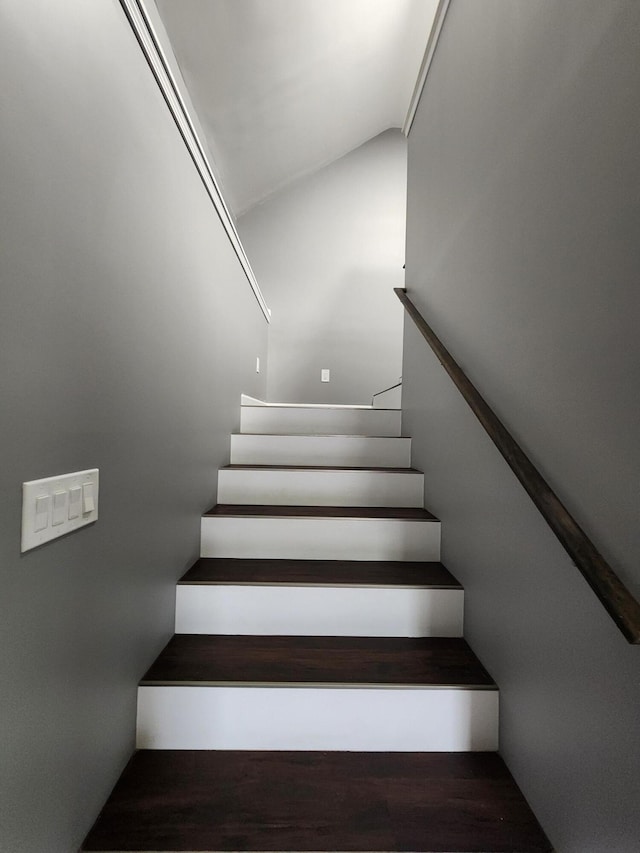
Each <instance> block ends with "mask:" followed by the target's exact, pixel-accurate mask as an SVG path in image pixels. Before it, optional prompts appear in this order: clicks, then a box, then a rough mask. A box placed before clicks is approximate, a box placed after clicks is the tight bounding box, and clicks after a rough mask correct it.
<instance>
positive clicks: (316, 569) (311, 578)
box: [179, 557, 462, 589]
mask: <svg viewBox="0 0 640 853" xmlns="http://www.w3.org/2000/svg"><path fill="white" fill-rule="evenodd" d="M179 583H180V584H216V583H220V584H226V583H238V584H292V585H296V586H297V585H305V584H309V585H313V586H318V585H328V586H341V585H344V586H360V585H362V586H409V587H430V588H433V589H462V587H461V585H460V584H459V583H458V581H457V580H456V579H455V578H454V577H453V575H452V574H451V573H450V572H449V571H447V569H445V567H444V566H443V565H442V563H437V562H428V561H427V562H409V561H406V562H403V561H401V560H398V561H384V560H380V561H370V560H257V559H231V558H225V557H219V558H215V557H201V558H200V559H199V560H198V561H197V562H196V563H195V564H194V565H193V566H192V567H191V568H190V569H189V571H188V572H187V573H186V574H185V575H183V577H182V578H181V579H180V581H179Z"/></svg>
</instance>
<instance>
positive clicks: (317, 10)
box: [156, 0, 437, 216]
mask: <svg viewBox="0 0 640 853" xmlns="http://www.w3.org/2000/svg"><path fill="white" fill-rule="evenodd" d="M156 3H157V6H158V10H159V12H160V15H161V17H162V20H163V23H164V26H165V28H166V30H167V33H168V35H169V38H170V40H171V43H172V46H173V50H174V52H175V55H176V57H177V60H178V63H179V65H180V68H181V71H182V74H183V76H184V79H185V82H186V84H187V87H188V89H189V94H190V96H191V99H192V101H193V103H194V105H195V108H196V111H197V113H198V117H199V119H200V122H201V124H202V126H203V129H204V132H205V134H206V136H207V142H208V145H209V148H210V150H211V153H212V155H213V158H214V161H215V167H216V171H217V173H218V175H219V177H220V180H221V183H222V187H223V191H224V193H225V197H226V200H227V203H228V204H229V206H230V207H231V210H232V211H233V213H234V214H235V215H236V216H237V215H240V214H241V213H243V212H244V211H246V210H247V209H248V208H250V207H252V206H253V205H254V204H256V203H258V202H260V201H262V200H263V199H264V198H266V197H267V196H268V195H270V194H271V193H273V192H275V191H276V190H278V189H280V188H281V187H283V186H285V185H286V184H288V183H289V182H290V181H292V180H294V179H295V178H297V177H299V176H301V175H304V174H308V173H310V172H313V171H315V170H316V169H319V168H320V167H321V166H324V165H325V164H327V163H330V162H333V161H334V160H336V159H337V158H338V157H341V156H342V155H343V154H346V153H347V152H348V151H351V150H353V149H354V148H357V147H358V146H359V145H361V144H362V143H363V142H366V141H367V140H368V139H371V138H372V137H374V136H376V135H377V134H379V133H381V132H382V131H384V130H387V129H388V128H390V127H400V126H401V125H402V123H403V121H404V118H405V115H406V112H407V109H408V106H409V100H410V98H411V93H412V91H413V87H414V84H415V81H416V78H417V76H418V70H419V66H420V62H421V61H422V56H423V53H424V50H425V47H426V44H427V39H428V37H429V32H430V30H431V24H432V22H433V17H434V14H435V10H436V6H437V0H156Z"/></svg>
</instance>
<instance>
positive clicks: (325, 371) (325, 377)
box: [320, 367, 331, 382]
mask: <svg viewBox="0 0 640 853" xmlns="http://www.w3.org/2000/svg"><path fill="white" fill-rule="evenodd" d="M330 381H331V371H330V370H329V368H328V367H323V368H322V370H321V371H320V382H330Z"/></svg>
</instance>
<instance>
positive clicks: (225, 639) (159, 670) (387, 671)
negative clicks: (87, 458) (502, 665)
mask: <svg viewBox="0 0 640 853" xmlns="http://www.w3.org/2000/svg"><path fill="white" fill-rule="evenodd" d="M180 682H190V683H197V682H205V683H206V682H209V683H211V682H213V683H221V682H222V683H224V682H232V683H253V684H256V683H258V684H277V683H283V684H305V685H309V684H345V685H353V686H357V685H360V684H375V685H380V686H382V685H411V686H423V687H429V686H447V687H483V688H487V687H488V688H494V687H495V684H494V682H493V679H492V678H491V676H490V675H489V673H488V672H487V671H486V670H485V669H484V667H483V666H482V664H481V663H480V661H479V660H478V659H477V657H476V656H475V655H474V654H473V652H472V651H471V649H470V648H469V646H468V645H467V643H466V642H465V641H464V640H463V639H461V638H459V637H418V638H408V637H292V636H255V635H253V636H245V635H238V636H234V635H220V634H175V635H174V636H173V637H172V639H171V640H170V641H169V643H168V644H167V646H166V647H165V648H164V650H163V651H162V652H161V653H160V655H159V656H158V658H157V659H156V661H155V662H154V663H153V664H152V666H151V667H150V669H149V670H148V671H147V672H146V674H145V675H144V677H143V678H142V681H141V684H167V683H180Z"/></svg>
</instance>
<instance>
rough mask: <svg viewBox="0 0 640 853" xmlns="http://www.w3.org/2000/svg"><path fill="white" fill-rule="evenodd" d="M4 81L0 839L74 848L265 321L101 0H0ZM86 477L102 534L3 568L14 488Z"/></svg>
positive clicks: (259, 351)
mask: <svg viewBox="0 0 640 853" xmlns="http://www.w3.org/2000/svg"><path fill="white" fill-rule="evenodd" d="M0 79H1V80H2V98H3V101H2V121H1V123H0V170H1V174H2V192H1V193H0V241H1V247H0V281H1V288H2V310H1V311H0V363H1V365H2V380H1V381H2V389H1V398H0V399H1V401H2V403H1V405H2V412H1V415H0V469H1V470H2V477H1V478H0V507H1V512H0V578H1V594H0V610H1V612H0V638H1V646H2V653H1V655H0V660H1V667H0V668H1V670H2V671H1V673H0V683H1V684H2V689H1V690H0V706H1V708H0V720H1V724H0V774H1V776H0V789H1V794H0V808H1V810H2V814H1V816H0V849H1V850H3V851H7V853H36V851H47V853H70V851H74V850H76V849H77V848H78V846H79V844H80V842H81V840H82V838H83V836H84V834H85V832H86V831H87V830H88V829H89V827H90V825H91V823H92V822H93V820H94V819H95V817H96V815H97V813H98V810H99V809H100V807H101V805H102V803H103V801H104V799H105V798H106V796H107V795H108V792H109V790H110V788H111V786H112V785H113V783H114V782H115V780H116V778H117V775H118V773H119V772H120V770H121V769H122V767H123V765H124V764H125V762H126V761H127V759H128V757H129V756H130V754H131V752H132V749H133V746H134V725H135V706H136V693H135V685H136V682H137V680H138V679H139V678H140V676H141V675H142V674H143V672H144V670H145V669H146V667H147V666H148V665H149V664H150V663H151V661H152V659H153V657H154V656H155V654H156V653H157V652H158V651H159V649H160V648H161V647H162V645H163V644H164V642H165V641H166V640H167V639H168V637H169V636H170V634H171V633H172V623H173V612H174V592H175V590H174V582H175V579H176V578H177V577H178V576H179V575H180V574H181V573H182V572H183V571H184V570H185V569H186V568H187V566H188V565H189V563H190V562H191V561H192V560H193V558H194V557H196V556H197V553H198V546H199V516H200V513H201V512H202V511H203V510H204V509H206V508H207V505H211V504H212V503H213V502H214V498H215V486H216V469H217V467H218V466H219V465H221V464H223V463H224V462H225V461H227V460H228V445H229V432H230V431H231V430H232V429H233V428H234V427H236V425H237V421H238V419H239V397H240V392H241V391H246V392H248V393H251V394H255V395H258V396H259V395H261V394H263V393H264V390H265V389H264V383H263V382H262V381H259V380H262V378H263V377H258V376H256V374H255V357H256V355H261V356H262V357H263V358H265V357H266V323H265V321H264V318H263V315H262V314H261V312H260V310H259V308H258V305H257V302H256V300H255V297H254V296H253V294H252V292H251V290H250V288H249V285H248V283H247V281H246V279H245V278H244V275H243V273H242V271H241V269H240V267H239V264H238V263H237V261H236V258H235V255H234V254H233V252H232V250H231V248H230V246H229V244H228V242H227V241H226V239H225V235H224V233H223V232H222V230H221V226H220V224H219V220H218V218H217V216H216V213H215V211H214V209H213V207H212V206H211V203H210V201H209V200H208V197H207V196H206V194H205V191H204V188H203V186H202V184H201V182H200V179H199V177H198V175H197V173H196V171H195V168H194V167H193V165H192V163H191V161H190V158H189V156H188V153H187V151H186V148H185V147H184V145H183V143H182V140H181V138H180V136H179V134H178V132H177V130H176V128H175V126H174V124H173V120H172V119H171V117H170V114H169V112H168V110H167V108H166V106H165V103H164V101H163V98H162V95H161V93H160V91H159V90H158V88H157V87H156V84H155V81H154V79H153V77H152V74H151V72H150V70H149V69H148V67H147V65H146V62H145V60H144V58H143V56H142V54H141V52H140V50H139V47H138V44H137V42H136V40H135V37H134V35H133V33H132V31H131V30H130V28H129V26H128V24H127V22H126V19H125V17H124V13H123V12H122V10H121V8H120V5H119V4H118V3H117V2H116V1H115V0H92V2H90V3H87V2H85V0H58V2H57V3H56V4H55V11H54V10H52V8H51V3H50V2H49V0H31V2H29V3H25V2H24V0H2V2H0ZM92 466H97V467H99V468H100V518H99V520H98V522H97V523H96V524H95V525H93V526H91V527H89V528H85V529H83V530H81V531H78V532H76V533H74V534H72V535H70V536H68V537H66V538H64V539H60V540H58V541H55V542H52V543H50V544H48V545H45V546H43V547H41V548H39V549H37V550H35V551H31V552H29V553H27V554H25V555H22V556H21V555H20V504H21V483H22V482H23V481H24V480H30V479H34V478H39V477H44V476H51V475H55V474H60V473H64V472H67V471H76V470H80V469H84V468H88V467H92Z"/></svg>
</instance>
